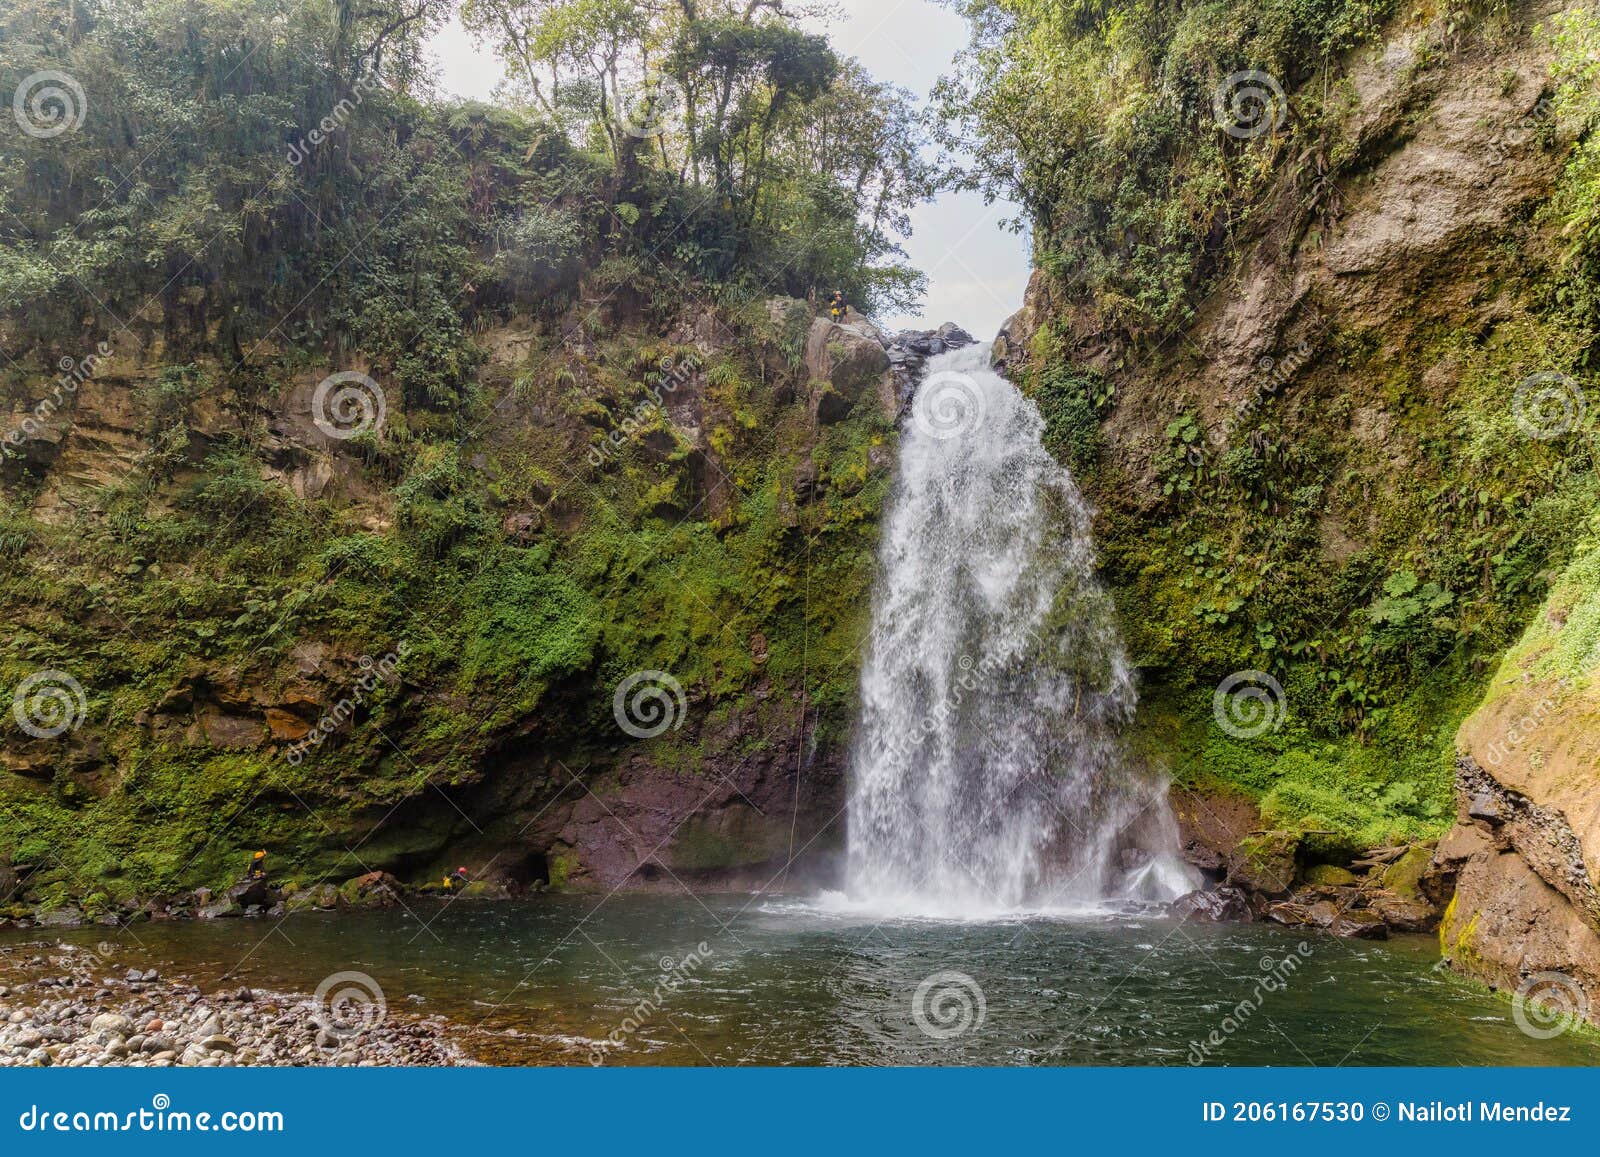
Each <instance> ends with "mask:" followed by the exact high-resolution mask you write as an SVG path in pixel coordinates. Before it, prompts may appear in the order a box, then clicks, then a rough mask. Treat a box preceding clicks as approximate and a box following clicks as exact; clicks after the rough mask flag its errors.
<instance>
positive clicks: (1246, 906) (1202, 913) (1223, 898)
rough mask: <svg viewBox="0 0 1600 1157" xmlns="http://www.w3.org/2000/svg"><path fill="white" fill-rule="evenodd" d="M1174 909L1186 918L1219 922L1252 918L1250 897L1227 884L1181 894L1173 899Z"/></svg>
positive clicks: (1177, 913)
mask: <svg viewBox="0 0 1600 1157" xmlns="http://www.w3.org/2000/svg"><path fill="white" fill-rule="evenodd" d="M1172 910H1173V912H1174V913H1175V914H1176V915H1178V916H1181V917H1183V918H1185V919H1191V918H1192V919H1196V920H1214V921H1218V922H1221V921H1230V920H1238V921H1248V920H1250V919H1251V911H1250V901H1249V899H1248V898H1247V897H1246V896H1245V894H1244V893H1243V892H1241V891H1240V890H1239V889H1237V888H1229V887H1226V886H1224V887H1221V888H1215V889H1212V890H1210V891H1204V890H1202V891H1195V892H1189V893H1188V894H1186V895H1183V896H1179V897H1178V898H1177V899H1176V900H1174V901H1173V903H1172Z"/></svg>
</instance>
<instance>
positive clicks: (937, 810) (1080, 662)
mask: <svg viewBox="0 0 1600 1157" xmlns="http://www.w3.org/2000/svg"><path fill="white" fill-rule="evenodd" d="M988 359H989V347H988V346H987V345H977V346H969V347H967V348H965V349H961V350H956V351H954V352H952V353H946V354H942V355H940V356H938V357H936V358H934V359H931V360H930V361H929V362H928V365H927V371H926V373H925V375H924V377H923V380H922V383H921V385H920V386H919V388H918V390H917V394H916V397H915V400H914V402H913V405H912V413H911V415H910V417H909V418H908V420H907V421H906V423H905V429H904V432H903V434H902V439H901V443H900V474H899V479H898V482H897V484H896V489H895V492H894V495H893V496H892V498H891V500H890V503H889V511H888V516H887V520H886V523H885V526H884V530H883V543H882V547H881V548H880V556H881V562H882V574H881V576H880V578H879V583H878V588H877V591H876V593H875V595H874V600H873V610H872V622H873V626H872V638H871V650H870V653H869V655H868V657H867V661H866V664H865V666H864V668H863V671H862V676H861V699H862V709H861V720H860V727H859V731H858V734H857V737H856V741H855V747H854V750H853V753H852V769H851V770H852V781H851V790H850V804H849V806H850V810H849V819H850V836H849V847H850V851H849V867H848V883H847V888H848V893H849V899H850V901H851V902H852V903H856V904H866V905H870V906H871V907H873V908H875V909H884V910H889V911H901V912H906V913H915V914H927V915H950V916H982V915H992V914H996V913H1002V912H1009V911H1016V910H1019V909H1037V908H1047V909H1058V908H1075V907H1082V906H1084V905H1085V904H1090V903H1099V902H1103V901H1105V900H1108V899H1127V900H1169V899H1172V898H1174V897H1175V896H1177V895H1178V894H1180V893H1181V892H1184V891H1187V890H1188V889H1189V888H1190V887H1192V886H1193V883H1192V880H1191V874H1190V870H1189V868H1188V867H1187V866H1186V865H1185V864H1184V863H1183V862H1182V860H1181V858H1180V857H1179V856H1178V855H1177V832H1176V825H1175V824H1174V822H1173V819H1172V815H1171V811H1170V809H1169V808H1168V806H1167V803H1166V793H1165V786H1164V785H1162V784H1158V783H1148V782H1141V781H1140V780H1139V779H1138V778H1137V777H1134V776H1132V775H1131V774H1130V773H1129V772H1128V771H1127V769H1126V768H1125V766H1124V765H1123V763H1122V761H1121V760H1119V758H1118V747H1117V742H1116V732H1117V729H1118V728H1119V726H1120V725H1122V724H1123V723H1125V722H1126V721H1127V720H1128V718H1129V717H1130V716H1131V714H1132V711H1133V707H1134V703H1135V692H1134V686H1133V680H1132V677H1131V674H1130V672H1129V668H1128V661H1127V657H1126V655H1125V654H1124V652H1123V649H1122V644H1121V641H1120V639H1119V638H1118V636H1117V632H1116V627H1115V623H1114V621H1113V617H1112V613H1111V612H1112V608H1111V605H1110V600H1109V597H1108V596H1107V595H1106V593H1105V591H1104V590H1103V589H1102V588H1101V587H1100V585H1099V584H1098V582H1097V580H1096V578H1095V576H1094V558H1093V551H1092V547H1091V544H1090V537H1089V513H1088V510H1087V509H1086V507H1085V504H1084V501H1083V499H1082V497H1081V496H1080V495H1079V493H1078V489H1077V487H1076V486H1075V485H1074V484H1073V481H1072V478H1071V476H1070V475H1069V474H1068V473H1067V471H1066V470H1065V469H1063V468H1062V467H1061V466H1060V465H1059V464H1058V463H1057V462H1056V461H1055V459H1054V458H1052V457H1051V455H1050V454H1049V452H1048V451H1046V450H1045V448H1044V445H1043V442H1042V440H1041V439H1042V435H1043V431H1044V421H1043V419H1042V418H1041V417H1040V415H1039V412H1038V410H1037V408H1036V407H1035V406H1034V405H1033V403H1032V402H1030V401H1028V400H1027V399H1025V398H1023V397H1022V395H1021V394H1020V393H1019V392H1018V391H1017V389H1016V388H1015V387H1014V386H1013V385H1012V384H1011V383H1010V382H1008V381H1006V380H1005V379H1004V378H1002V377H1001V376H1000V375H999V374H997V373H995V372H993V371H992V370H991V369H990V368H989V360H988Z"/></svg>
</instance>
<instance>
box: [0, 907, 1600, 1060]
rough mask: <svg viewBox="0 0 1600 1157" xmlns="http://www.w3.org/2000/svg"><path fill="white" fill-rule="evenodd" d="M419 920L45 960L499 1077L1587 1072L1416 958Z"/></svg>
mask: <svg viewBox="0 0 1600 1157" xmlns="http://www.w3.org/2000/svg"><path fill="white" fill-rule="evenodd" d="M408 903H410V904H411V905H412V909H411V912H409V913H408V912H405V911H401V910H399V909H395V910H391V911H384V912H372V913H361V914H347V915H331V914H304V915H297V916H293V917H289V918H288V919H285V920H282V921H265V920H226V921H216V922H192V923H170V924H143V925H138V926H136V927H134V928H133V929H131V930H130V931H128V932H121V933H113V932H112V931H111V930H109V929H104V928H99V929H76V930H71V931H67V932H60V933H53V934H51V935H50V937H49V938H50V939H61V940H69V941H75V942H79V943H88V944H94V943H97V942H102V941H107V940H110V941H111V942H112V943H114V944H115V945H116V954H115V957H114V959H115V960H116V962H117V965H118V966H119V967H122V966H126V967H157V968H161V969H162V970H163V972H164V973H165V974H167V975H176V974H185V975H187V976H189V977H191V978H193V979H194V980H195V981H197V982H198V983H200V984H202V985H204V986H218V987H221V986H224V985H229V986H235V987H236V986H237V985H239V984H241V983H242V984H251V985H257V986H260V987H267V988H278V989H285V990H291V991H301V992H308V993H309V992H311V991H313V990H314V989H315V988H316V986H317V984H318V983H319V981H321V980H322V979H323V978H324V977H326V976H328V975H330V974H332V973H335V972H341V971H359V972H364V973H366V974H368V975H370V976H371V977H372V978H373V979H374V980H375V981H376V982H377V984H378V985H379V986H381V988H382V990H383V993H384V996H385V999H386V1001H387V1002H388V1005H389V1007H390V1008H391V1009H405V1010H409V1011H417V1012H427V1013H438V1014H442V1015H444V1016H447V1017H449V1018H451V1019H452V1020H454V1021H456V1022H457V1023H459V1024H460V1025H462V1026H463V1032H464V1035H465V1041H466V1043H467V1045H468V1047H469V1048H470V1049H472V1050H473V1051H474V1053H475V1054H476V1055H478V1056H480V1057H481V1058H482V1059H484V1060H489V1061H495V1062H504V1063H560V1064H589V1063H591V1062H593V1061H600V1062H602V1063H605V1064H624V1065H627V1064H673V1065H678V1064H684V1065H696V1064H718V1065H732V1064H751V1065H757V1064H779V1065H783V1064H805V1065H829V1064H867V1065H880V1064H907V1065H923V1064H993V1065H1024V1064H1034V1065H1040V1064H1047V1065H1083V1064H1109V1065H1184V1064H1188V1063H1190V1061H1191V1059H1192V1058H1197V1059H1200V1060H1202V1061H1204V1062H1205V1063H1210V1064H1273V1065H1312V1064H1315V1065H1340V1064H1343V1065H1391V1064H1400V1065H1409V1064H1470V1065H1482V1064H1558V1065H1559V1064H1593V1063H1596V1061H1600V1038H1597V1037H1596V1036H1595V1035H1594V1034H1593V1033H1590V1032H1587V1031H1585V1032H1570V1033H1566V1034H1563V1035H1561V1036H1557V1037H1555V1038H1553V1039H1548V1040H1536V1039H1532V1038H1530V1037H1529V1036H1527V1035H1525V1034H1524V1033H1523V1032H1521V1031H1519V1029H1518V1027H1517V1025H1516V1024H1515V1023H1514V1021H1513V1017H1512V1008H1511V1005H1510V1003H1509V1002H1508V1001H1507V1000H1505V999H1503V998H1499V997H1496V996H1494V995H1493V994H1491V993H1489V992H1488V991H1487V990H1485V989H1483V988H1481V987H1480V986H1477V985H1474V984H1471V983H1469V982H1467V981H1464V980H1461V979H1459V978H1457V977H1455V976H1453V975H1451V974H1450V973H1448V972H1445V971H1442V970H1440V969H1437V968H1435V964H1436V960H1437V955H1436V952H1435V948H1434V944H1433V941H1432V939H1431V938H1428V937H1415V938H1411V937H1408V938H1403V939H1397V940H1391V941H1388V942H1379V943H1368V942H1350V941H1339V940H1333V939H1326V938H1322V937H1302V936H1297V935H1294V934H1292V933H1290V932H1288V931H1286V930H1283V929H1280V928H1276V927H1273V926H1265V925H1223V926H1217V925H1204V924H1180V923H1178V922H1176V921H1173V920H1170V919H1168V918H1166V917H1164V916H1160V915H1157V914H1144V915H1141V914H1137V913H1122V914H1106V913H1100V914H1089V913H1084V914H1079V915H1076V916H1068V915H1056V916H1050V917H1044V916H1036V917H1030V918H1026V919H1023V918H1018V919H1015V920H998V921H986V922H982V923H954V922H943V921H927V920H908V919H889V920H880V919H878V918H876V917H875V916H873V915H871V914H868V913H859V912H851V911H848V910H845V909H841V908H838V907H832V906H829V905H827V904H824V903H817V902H808V901H804V900H799V899H788V898H783V899H772V898H765V899H762V898H752V897H748V896H702V897H694V896H676V897H669V896H659V895H651V896H614V897H612V898H610V899H607V900H604V901H602V899H601V898H600V897H593V896H541V897H534V898H531V899H528V900H524V901H519V902H515V903H501V904H489V903H478V904H474V903H470V902H466V901H462V902H457V903H455V904H451V905H448V906H445V905H443V904H441V903H439V902H437V901H429V902H422V901H416V902H413V901H408ZM39 936H40V934H39V933H38V932H32V933H10V934H7V936H6V939H7V940H18V939H33V938H38V937H39ZM135 936H136V937H137V940H135V939H134V938H133V937H135ZM702 944H703V945H704V946H705V947H704V949H703V950H702V949H700V948H699V946H700V945H702ZM691 954H692V955H691ZM1286 959H1293V960H1294V962H1295V963H1294V965H1293V966H1292V967H1288V966H1285V964H1284V961H1285V960H1286ZM952 974H960V975H959V976H953V975H952ZM1266 978H1271V980H1272V983H1267V982H1266ZM919 989H920V990H921V992H920V996H919ZM980 995H981V1000H980ZM1241 1002H1245V1003H1244V1005H1243V1006H1242V1007H1241ZM919 1013H920V1016H921V1022H922V1023H921V1024H919V1016H918V1014H919ZM1230 1014H1234V1015H1232V1016H1230ZM924 1026H926V1030H925V1028H924ZM928 1030H931V1032H930V1031H928ZM1213 1033H1215V1034H1217V1035H1216V1036H1215V1037H1213V1036H1212V1035H1211V1034H1213ZM1211 1041H1220V1044H1210V1043H1208V1042H1211ZM1197 1042H1200V1043H1205V1044H1207V1051H1205V1052H1204V1053H1202V1052H1201V1051H1200V1050H1197V1049H1195V1047H1194V1046H1195V1044H1196V1043H1197Z"/></svg>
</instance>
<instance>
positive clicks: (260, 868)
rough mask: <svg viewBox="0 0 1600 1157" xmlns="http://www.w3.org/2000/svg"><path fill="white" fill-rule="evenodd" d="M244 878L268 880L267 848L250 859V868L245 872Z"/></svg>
mask: <svg viewBox="0 0 1600 1157" xmlns="http://www.w3.org/2000/svg"><path fill="white" fill-rule="evenodd" d="M244 878H245V879H247V880H265V879H266V878H267V849H266V848H262V849H261V850H260V851H259V852H257V853H256V854H255V855H253V856H251V857H250V867H249V868H248V869H246V870H245V874H244Z"/></svg>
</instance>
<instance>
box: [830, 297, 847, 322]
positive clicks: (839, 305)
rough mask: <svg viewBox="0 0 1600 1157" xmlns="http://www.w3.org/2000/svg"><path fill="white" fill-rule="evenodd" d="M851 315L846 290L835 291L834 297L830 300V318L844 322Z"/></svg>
mask: <svg viewBox="0 0 1600 1157" xmlns="http://www.w3.org/2000/svg"><path fill="white" fill-rule="evenodd" d="M849 313H850V307H849V305H847V304H845V300H844V290H842V289H835V290H834V291H833V296H832V297H830V298H829V299H828V316H829V317H831V318H833V320H834V321H843V320H844V319H845V317H846V316H848V315H849Z"/></svg>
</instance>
